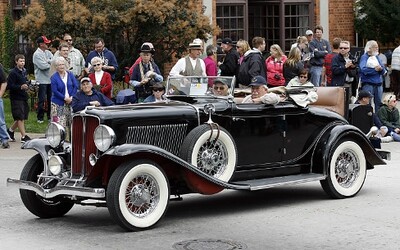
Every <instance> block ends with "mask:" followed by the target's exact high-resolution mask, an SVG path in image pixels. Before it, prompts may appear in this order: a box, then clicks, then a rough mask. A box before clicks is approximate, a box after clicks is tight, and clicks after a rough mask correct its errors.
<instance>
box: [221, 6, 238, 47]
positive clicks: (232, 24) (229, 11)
mask: <svg viewBox="0 0 400 250" xmlns="http://www.w3.org/2000/svg"><path fill="white" fill-rule="evenodd" d="M244 18H245V5H244V4H238V5H221V6H217V13H216V19H217V25H218V26H219V27H220V28H221V33H220V34H219V35H218V37H217V38H219V39H223V38H225V37H229V38H231V39H232V40H233V41H237V40H239V39H245V32H244V31H245V27H244V26H245V22H244Z"/></svg>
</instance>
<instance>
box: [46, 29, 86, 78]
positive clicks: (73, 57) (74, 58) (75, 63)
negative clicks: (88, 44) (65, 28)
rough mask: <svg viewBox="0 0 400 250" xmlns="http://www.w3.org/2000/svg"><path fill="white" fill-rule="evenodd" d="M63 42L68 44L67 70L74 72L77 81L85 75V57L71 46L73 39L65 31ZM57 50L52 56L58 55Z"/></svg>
mask: <svg viewBox="0 0 400 250" xmlns="http://www.w3.org/2000/svg"><path fill="white" fill-rule="evenodd" d="M63 40H64V42H65V43H66V44H67V45H68V49H69V51H68V59H69V68H68V69H69V70H70V71H71V72H72V73H73V74H74V76H75V78H76V79H77V80H78V81H79V80H80V79H81V78H82V77H83V76H84V75H85V58H84V57H83V55H82V53H81V51H80V50H79V49H77V48H75V47H74V46H73V40H72V37H71V35H70V34H67V33H65V34H64V37H63ZM59 53H60V52H59V51H56V53H54V57H58V56H59Z"/></svg>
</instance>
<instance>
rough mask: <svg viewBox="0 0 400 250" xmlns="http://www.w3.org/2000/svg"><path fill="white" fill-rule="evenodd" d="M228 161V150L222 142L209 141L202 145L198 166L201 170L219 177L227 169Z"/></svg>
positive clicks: (198, 156)
mask: <svg viewBox="0 0 400 250" xmlns="http://www.w3.org/2000/svg"><path fill="white" fill-rule="evenodd" d="M227 162H228V152H227V149H226V148H225V146H224V145H223V144H222V143H221V142H219V141H217V142H215V143H212V142H209V141H207V142H206V143H204V144H203V145H202V146H201V147H200V150H199V153H198V155H197V167H198V168H199V169H200V170H201V171H203V172H205V173H207V174H209V175H211V176H214V177H217V178H218V177H219V176H220V175H221V174H222V173H223V172H224V171H225V168H226V165H227Z"/></svg>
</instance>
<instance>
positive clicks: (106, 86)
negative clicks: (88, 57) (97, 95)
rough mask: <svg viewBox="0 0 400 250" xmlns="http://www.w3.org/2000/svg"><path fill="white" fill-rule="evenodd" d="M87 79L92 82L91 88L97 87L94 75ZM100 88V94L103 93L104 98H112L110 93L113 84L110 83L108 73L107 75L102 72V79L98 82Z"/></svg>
mask: <svg viewBox="0 0 400 250" xmlns="http://www.w3.org/2000/svg"><path fill="white" fill-rule="evenodd" d="M89 78H90V81H92V83H93V86H95V85H97V82H96V76H95V73H90V74H89ZM100 86H101V89H100V92H101V93H103V94H104V95H105V96H107V97H108V98H109V99H110V100H111V97H112V95H111V91H112V86H113V82H112V79H111V75H110V73H107V72H105V71H104V73H103V77H102V78H101V80H100Z"/></svg>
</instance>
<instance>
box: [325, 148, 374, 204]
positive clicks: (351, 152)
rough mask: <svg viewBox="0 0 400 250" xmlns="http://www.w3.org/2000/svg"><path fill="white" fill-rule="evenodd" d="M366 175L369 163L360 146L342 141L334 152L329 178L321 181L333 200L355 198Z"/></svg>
mask: <svg viewBox="0 0 400 250" xmlns="http://www.w3.org/2000/svg"><path fill="white" fill-rule="evenodd" d="M366 175H367V163H366V160H365V156H364V152H363V151H362V149H361V148H360V146H358V145H357V144H356V143H355V142H353V141H342V142H340V143H338V145H337V146H336V148H335V150H334V151H333V154H332V157H331V160H330V163H329V169H328V177H327V178H326V179H325V180H322V181H321V186H322V188H323V189H324V191H325V192H326V193H327V194H328V195H329V196H331V197H333V198H348V197H353V196H355V195H356V194H357V193H358V192H359V191H360V190H361V188H362V186H363V184H364V181H365V177H366Z"/></svg>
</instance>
